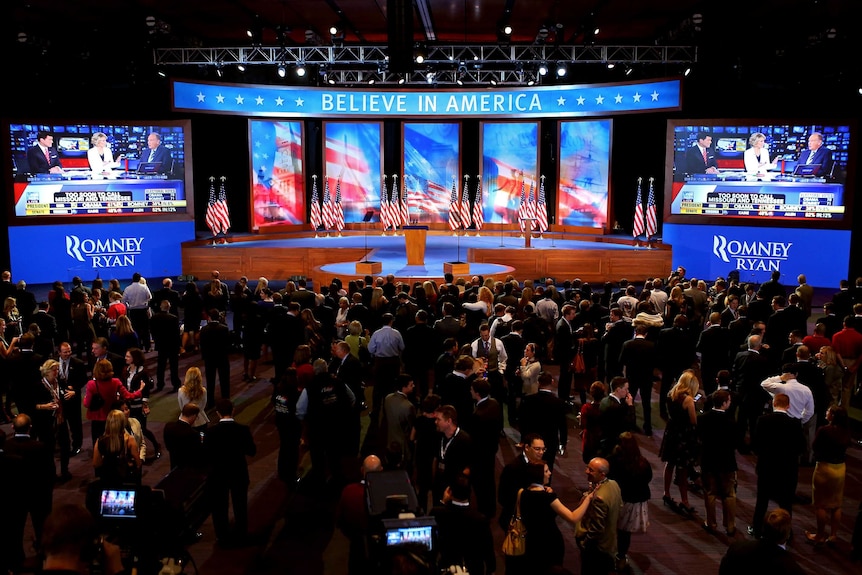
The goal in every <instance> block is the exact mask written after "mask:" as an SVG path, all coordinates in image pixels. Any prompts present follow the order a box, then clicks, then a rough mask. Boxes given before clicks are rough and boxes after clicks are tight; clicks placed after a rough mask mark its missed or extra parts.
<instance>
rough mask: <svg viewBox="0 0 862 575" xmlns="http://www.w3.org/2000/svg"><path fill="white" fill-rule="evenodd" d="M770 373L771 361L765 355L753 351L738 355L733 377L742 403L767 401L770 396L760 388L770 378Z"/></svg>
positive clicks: (734, 361)
mask: <svg viewBox="0 0 862 575" xmlns="http://www.w3.org/2000/svg"><path fill="white" fill-rule="evenodd" d="M769 372H770V365H769V360H768V359H767V358H766V357H765V356H764V355H763V354H761V353H757V352H755V351H752V350H748V351H741V352H739V353H737V354H736V358H734V360H733V370H732V371H731V375H732V378H733V384H734V386H735V391H736V392H737V393H738V394H739V399H740V401H742V402H746V401H752V402H758V403H759V402H760V401H767V400H768V394H766V392H764V391H763V388H762V387H760V383H761V382H762V381H763V380H764V379H766V378H767V377H769Z"/></svg>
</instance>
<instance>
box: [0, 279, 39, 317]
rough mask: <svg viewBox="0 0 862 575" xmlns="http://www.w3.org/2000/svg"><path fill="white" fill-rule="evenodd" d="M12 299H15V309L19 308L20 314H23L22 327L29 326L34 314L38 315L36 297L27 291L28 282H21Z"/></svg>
mask: <svg viewBox="0 0 862 575" xmlns="http://www.w3.org/2000/svg"><path fill="white" fill-rule="evenodd" d="M12 297H14V298H15V307H17V308H18V313H20V314H21V321H22V322H23V323H22V327H26V326H29V325H30V320H31V319H32V318H33V314H34V313H36V307H37V304H36V296H35V295H34V294H33V292H31V291H28V290H27V282H25V281H24V280H19V281H18V286H17V287H16V289H15V291H14V292H13V294H12ZM3 301H5V300H3Z"/></svg>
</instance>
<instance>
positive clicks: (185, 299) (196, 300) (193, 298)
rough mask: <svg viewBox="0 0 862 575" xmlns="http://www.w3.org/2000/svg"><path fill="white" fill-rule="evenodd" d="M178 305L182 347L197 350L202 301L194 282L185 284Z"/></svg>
mask: <svg viewBox="0 0 862 575" xmlns="http://www.w3.org/2000/svg"><path fill="white" fill-rule="evenodd" d="M180 307H181V308H182V309H183V344H182V346H183V349H184V350H188V351H192V350H194V351H198V338H199V337H200V332H201V320H202V319H203V315H204V302H203V299H202V298H201V294H200V292H199V291H198V285H197V284H196V283H195V282H189V283H187V284H186V289H185V291H183V295H182V296H181V297H180Z"/></svg>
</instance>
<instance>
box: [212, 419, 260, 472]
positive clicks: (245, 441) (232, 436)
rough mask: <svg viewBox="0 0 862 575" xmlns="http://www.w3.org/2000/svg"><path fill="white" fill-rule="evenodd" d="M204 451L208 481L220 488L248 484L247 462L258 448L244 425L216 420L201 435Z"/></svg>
mask: <svg viewBox="0 0 862 575" xmlns="http://www.w3.org/2000/svg"><path fill="white" fill-rule="evenodd" d="M204 450H205V451H206V455H207V459H208V460H209V461H210V463H211V469H210V477H209V481H210V482H212V483H217V484H221V485H248V483H249V479H248V460H247V459H246V457H254V456H255V454H257V446H256V445H255V443H254V438H253V437H252V436H251V430H250V429H249V427H248V426H247V425H242V424H241V423H237V422H236V421H219V422H218V423H216V424H215V425H213V426H211V427H210V428H209V429H208V430H207V431H206V434H205V435H204Z"/></svg>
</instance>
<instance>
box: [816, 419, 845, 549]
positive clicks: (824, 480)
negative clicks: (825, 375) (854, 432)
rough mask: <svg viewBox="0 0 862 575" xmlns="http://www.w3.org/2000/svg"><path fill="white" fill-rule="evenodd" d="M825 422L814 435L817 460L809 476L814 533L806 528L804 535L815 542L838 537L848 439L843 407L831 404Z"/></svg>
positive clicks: (819, 542) (829, 541)
mask: <svg viewBox="0 0 862 575" xmlns="http://www.w3.org/2000/svg"><path fill="white" fill-rule="evenodd" d="M826 421H827V422H828V423H827V424H826V425H824V426H823V427H821V428H820V429H818V430H817V434H816V435H815V436H814V460H815V461H816V462H817V463H816V464H815V466H814V475H812V477H811V499H812V503H813V504H814V513H815V516H816V518H817V532H816V533H812V532H810V531H805V537H806V538H807V539H808V540H809V541H811V542H812V543H814V544H815V545H817V544H821V543H834V542H835V541H836V539H837V537H838V528H839V527H840V526H841V506H842V504H843V503H844V480H845V477H846V475H847V466H846V463H845V461H846V459H847V448H848V447H850V439H851V438H850V428H849V425H848V424H849V420H848V418H847V410H846V409H845V408H843V407H841V406H838V405H832V406H831V407H830V408H829V410H828V411H827V412H826ZM827 522H828V523H829V535H828V536H827V535H826V523H827Z"/></svg>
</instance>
